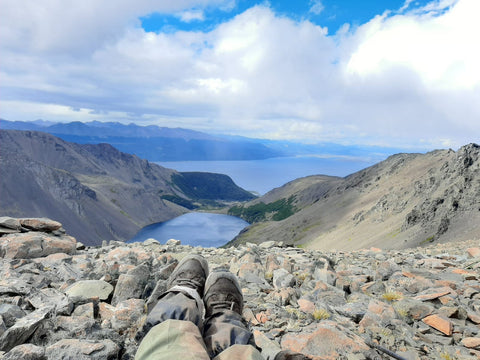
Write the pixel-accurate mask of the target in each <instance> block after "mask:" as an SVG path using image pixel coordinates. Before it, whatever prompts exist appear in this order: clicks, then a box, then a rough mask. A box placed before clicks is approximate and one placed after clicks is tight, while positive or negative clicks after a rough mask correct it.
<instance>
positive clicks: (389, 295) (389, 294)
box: [382, 291, 402, 302]
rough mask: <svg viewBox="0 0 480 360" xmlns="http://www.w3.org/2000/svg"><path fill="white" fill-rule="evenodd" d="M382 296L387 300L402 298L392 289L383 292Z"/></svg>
mask: <svg viewBox="0 0 480 360" xmlns="http://www.w3.org/2000/svg"><path fill="white" fill-rule="evenodd" d="M382 298H383V299H385V300H387V301H390V302H392V301H397V300H400V299H401V298H402V294H400V293H398V292H394V291H389V292H386V293H385V294H383V295H382Z"/></svg>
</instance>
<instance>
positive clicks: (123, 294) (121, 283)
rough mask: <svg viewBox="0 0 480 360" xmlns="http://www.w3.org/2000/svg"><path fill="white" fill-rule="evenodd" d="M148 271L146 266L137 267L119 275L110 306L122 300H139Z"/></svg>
mask: <svg viewBox="0 0 480 360" xmlns="http://www.w3.org/2000/svg"><path fill="white" fill-rule="evenodd" d="M149 273H150V269H149V267H148V266H146V265H139V266H137V267H135V268H134V269H132V270H130V271H128V273H126V274H121V275H120V277H119V278H118V282H117V285H116V286H115V292H114V293H113V298H112V305H113V306H115V305H117V304H118V303H120V302H121V301H123V300H127V299H132V298H136V299H139V298H140V297H141V295H142V293H143V291H144V290H145V285H146V284H147V279H148V275H149Z"/></svg>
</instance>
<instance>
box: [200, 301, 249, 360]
mask: <svg viewBox="0 0 480 360" xmlns="http://www.w3.org/2000/svg"><path fill="white" fill-rule="evenodd" d="M203 340H204V341H205V345H206V347H207V351H208V353H209V355H210V357H211V358H213V357H215V356H216V355H218V354H220V353H221V352H222V351H224V350H225V349H227V348H229V347H231V346H233V345H235V344H240V345H253V346H255V341H254V339H253V334H252V332H251V331H250V330H249V329H248V326H247V324H246V322H245V320H244V319H243V317H242V316H241V315H240V314H238V313H236V312H235V311H230V310H222V311H221V312H218V313H215V314H213V315H212V316H210V317H209V318H208V319H206V320H205V323H204V328H203Z"/></svg>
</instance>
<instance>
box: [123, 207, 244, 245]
mask: <svg viewBox="0 0 480 360" xmlns="http://www.w3.org/2000/svg"><path fill="white" fill-rule="evenodd" d="M248 225H249V224H248V222H246V221H244V220H242V219H240V218H238V217H235V216H229V215H222V214H211V213H203V212H192V213H188V214H184V215H181V216H178V217H176V218H174V219H172V220H169V221H165V222H163V223H156V224H152V225H149V226H146V227H144V228H143V229H141V230H140V231H139V232H138V233H137V234H136V235H135V237H133V238H132V239H131V240H129V241H128V242H129V243H131V242H142V241H145V240H147V239H149V238H154V239H156V240H158V241H159V242H160V243H161V244H165V243H166V242H167V240H169V239H176V240H180V241H181V242H182V245H191V246H202V247H219V246H222V245H225V244H226V243H227V242H229V241H230V240H232V239H233V238H234V237H235V236H237V235H238V233H239V232H240V231H241V230H242V229H243V228H245V227H246V226H248Z"/></svg>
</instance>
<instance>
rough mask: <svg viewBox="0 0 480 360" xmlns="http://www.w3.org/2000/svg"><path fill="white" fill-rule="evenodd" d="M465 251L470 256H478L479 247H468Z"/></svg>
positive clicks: (479, 255) (479, 254)
mask: <svg viewBox="0 0 480 360" xmlns="http://www.w3.org/2000/svg"><path fill="white" fill-rule="evenodd" d="M467 253H468V256H469V257H472V258H476V257H480V247H473V248H468V249H467Z"/></svg>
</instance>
